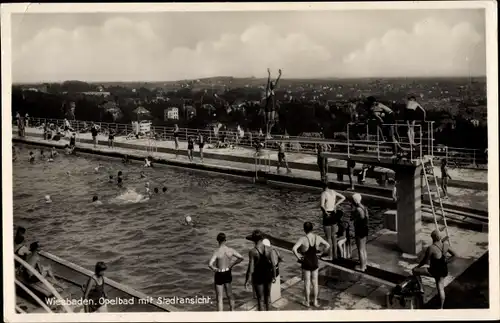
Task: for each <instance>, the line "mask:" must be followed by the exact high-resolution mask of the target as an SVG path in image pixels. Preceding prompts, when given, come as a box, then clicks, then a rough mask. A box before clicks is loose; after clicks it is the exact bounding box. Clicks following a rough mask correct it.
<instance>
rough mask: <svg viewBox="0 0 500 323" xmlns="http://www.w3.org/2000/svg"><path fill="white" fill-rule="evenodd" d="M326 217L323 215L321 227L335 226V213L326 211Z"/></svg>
mask: <svg viewBox="0 0 500 323" xmlns="http://www.w3.org/2000/svg"><path fill="white" fill-rule="evenodd" d="M326 213H327V214H328V216H325V215H324V214H323V226H332V225H335V224H337V221H336V215H337V213H336V212H335V211H327V212H326Z"/></svg>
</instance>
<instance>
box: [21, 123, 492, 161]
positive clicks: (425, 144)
mask: <svg viewBox="0 0 500 323" xmlns="http://www.w3.org/2000/svg"><path fill="white" fill-rule="evenodd" d="M68 121H69V123H70V125H71V127H72V128H73V130H74V131H75V132H76V133H85V132H89V131H90V126H91V125H92V124H95V125H97V126H98V128H99V131H100V133H101V134H108V133H109V131H110V130H113V131H114V133H115V136H125V137H126V138H129V139H133V138H135V132H134V129H133V127H132V125H131V124H120V123H106V122H92V121H81V120H68ZM433 123H434V122H433V121H427V122H424V123H423V124H422V125H415V134H417V135H416V138H415V140H416V141H417V143H418V146H419V148H418V149H419V150H421V154H427V155H430V156H433V158H434V159H443V158H445V159H447V160H448V164H449V165H450V166H451V167H464V166H470V165H472V166H478V165H479V164H487V156H486V154H485V153H484V152H482V151H480V150H479V149H467V148H456V147H447V146H443V145H436V144H435V140H434V138H433V133H434V125H433ZM14 124H16V122H15V121H14ZM45 124H49V125H51V126H52V127H53V128H55V129H58V128H59V129H64V120H62V119H45V118H30V119H29V124H28V127H42V126H43V125H45ZM389 126H392V127H393V128H394V131H395V135H396V137H397V138H398V139H399V142H408V138H407V137H405V136H399V135H400V134H405V133H407V127H408V126H407V124H406V123H404V121H396V123H395V124H393V125H388V124H386V125H383V127H389ZM353 127H358V129H357V131H356V132H357V133H358V134H360V133H363V132H364V138H362V139H361V140H360V139H356V138H353V137H352V134H351V132H352V131H353ZM361 127H363V129H364V130H362V131H361V130H360V129H361ZM401 128H405V129H404V130H401ZM370 130H371V129H370V125H369V124H360V123H358V124H354V123H350V124H348V129H347V133H346V134H345V138H342V139H333V140H332V139H325V138H315V137H304V136H287V135H273V138H271V140H269V139H268V138H265V136H263V135H261V134H259V133H257V132H248V131H247V132H245V133H244V136H243V137H242V136H240V134H239V133H238V132H237V131H234V130H232V131H230V130H219V131H217V132H216V131H215V130H214V129H211V130H207V129H190V128H179V132H178V134H179V140H180V141H187V140H188V138H190V137H191V138H196V137H197V136H198V135H199V134H201V135H202V136H203V137H204V140H205V142H207V143H208V144H215V145H220V146H222V147H224V146H228V147H246V148H252V149H253V148H254V142H255V141H256V140H260V141H262V142H263V143H264V147H265V148H266V149H273V150H274V149H277V146H278V143H279V141H280V140H283V141H285V150H286V151H288V152H298V153H306V154H316V152H317V150H318V146H319V145H323V146H324V150H326V151H332V150H337V151H345V152H348V153H349V152H350V147H351V145H353V144H354V145H358V146H359V145H362V144H363V143H366V142H370V145H372V146H373V144H374V143H375V147H368V148H369V149H374V148H376V149H377V150H378V151H380V152H384V151H388V150H390V149H391V148H390V147H387V145H381V143H383V141H382V140H381V135H380V133H379V132H378V130H377V132H374V131H370ZM382 131H384V129H382ZM144 136H145V137H147V138H149V139H151V140H150V144H149V148H148V149H151V150H152V151H156V149H157V148H156V147H157V143H156V141H161V140H173V138H174V127H162V126H151V132H150V133H149V134H144ZM377 136H378V139H377ZM356 140H359V141H358V142H356ZM412 148H413V147H412Z"/></svg>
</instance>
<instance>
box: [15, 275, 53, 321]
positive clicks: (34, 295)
mask: <svg viewBox="0 0 500 323" xmlns="http://www.w3.org/2000/svg"><path fill="white" fill-rule="evenodd" d="M14 283H15V284H16V285H17V286H19V287H21V288H22V289H23V290H24V291H25V292H26V293H28V295H29V296H31V297H32V298H33V299H34V300H35V301H36V302H37V303H38V304H39V305H40V306H41V307H42V308H43V309H44V310H45V311H47V313H54V312H52V310H51V309H50V307H48V306H47V304H45V302H44V301H42V300H41V299H40V297H38V296H36V294H35V293H33V292H32V291H31V290H30V289H29V288H28V287H26V285H24V284H23V283H21V282H20V281H19V280H17V279H15V280H14ZM16 308H17V305H16Z"/></svg>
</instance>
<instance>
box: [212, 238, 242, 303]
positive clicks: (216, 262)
mask: <svg viewBox="0 0 500 323" xmlns="http://www.w3.org/2000/svg"><path fill="white" fill-rule="evenodd" d="M217 242H218V243H219V248H217V249H216V250H215V251H214V254H213V256H212V258H211V259H210V262H209V263H208V267H209V268H210V269H211V270H212V271H213V272H214V273H215V276H214V282H215V295H216V297H217V310H218V311H219V312H221V311H222V310H223V307H224V306H223V290H225V291H226V296H227V298H228V300H229V310H230V311H233V310H234V296H233V291H232V287H231V282H232V281H233V277H232V275H231V269H232V268H233V267H234V266H236V265H237V264H239V263H240V262H242V261H243V256H242V255H240V254H239V253H238V252H237V251H235V250H234V249H232V248H229V247H228V246H226V235H225V234H224V233H219V234H218V235H217ZM233 257H235V258H236V260H235V261H234V262H233V263H231V258H233Z"/></svg>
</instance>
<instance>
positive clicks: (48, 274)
mask: <svg viewBox="0 0 500 323" xmlns="http://www.w3.org/2000/svg"><path fill="white" fill-rule="evenodd" d="M40 250H41V246H40V243H39V242H38V241H36V242H33V243H32V244H30V254H29V256H28V257H27V259H26V262H27V263H28V265H30V266H31V267H32V268H34V269H35V270H36V271H37V272H38V273H39V274H40V275H42V277H43V278H46V279H50V282H51V283H52V284H53V285H56V286H59V287H64V285H62V284H61V283H59V282H58V281H57V279H56V278H55V276H54V274H53V273H52V268H50V266H43V265H42V264H41V263H40V255H39V252H40ZM24 278H25V279H26V280H27V281H28V282H30V283H37V282H39V281H40V279H38V277H37V276H36V275H35V274H33V273H32V272H30V271H29V270H28V269H26V268H25V269H24Z"/></svg>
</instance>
